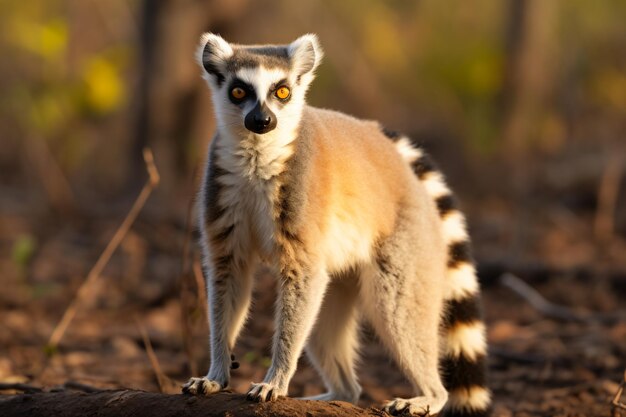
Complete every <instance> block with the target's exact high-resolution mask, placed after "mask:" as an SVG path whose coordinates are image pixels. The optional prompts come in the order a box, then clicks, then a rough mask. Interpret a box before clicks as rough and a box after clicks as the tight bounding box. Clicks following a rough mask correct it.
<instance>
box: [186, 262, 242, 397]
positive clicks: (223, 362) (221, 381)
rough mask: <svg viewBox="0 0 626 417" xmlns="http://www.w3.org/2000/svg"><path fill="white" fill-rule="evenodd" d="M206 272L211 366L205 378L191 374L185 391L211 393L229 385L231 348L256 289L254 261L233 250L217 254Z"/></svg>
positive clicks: (200, 393)
mask: <svg viewBox="0 0 626 417" xmlns="http://www.w3.org/2000/svg"><path fill="white" fill-rule="evenodd" d="M210 264H211V268H210V269H209V271H208V273H205V276H206V280H207V292H208V301H209V324H210V329H211V366H210V368H209V372H208V374H207V375H206V376H205V377H202V378H191V379H190V380H189V381H188V382H187V383H186V384H185V385H184V386H183V392H185V393H191V394H199V395H209V394H213V393H215V392H218V391H220V390H222V389H224V388H226V387H227V386H228V383H229V381H230V368H231V351H232V349H233V347H234V345H235V340H236V339H237V336H238V334H239V331H240V330H241V327H242V326H243V323H244V321H245V318H246V315H247V312H248V308H249V306H250V297H251V293H252V271H253V265H252V261H251V260H250V259H245V260H244V259H241V258H238V257H236V255H233V254H221V255H220V256H216V255H213V256H212V257H211V262H210Z"/></svg>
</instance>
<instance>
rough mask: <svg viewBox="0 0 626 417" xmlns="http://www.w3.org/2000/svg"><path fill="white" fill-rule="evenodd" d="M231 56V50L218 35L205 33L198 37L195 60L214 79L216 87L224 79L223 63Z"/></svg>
mask: <svg viewBox="0 0 626 417" xmlns="http://www.w3.org/2000/svg"><path fill="white" fill-rule="evenodd" d="M232 55H233V48H232V47H231V46H230V45H229V44H228V42H226V41H225V40H224V39H223V38H222V37H221V36H220V35H215V34H213V33H209V32H207V33H204V34H202V36H200V46H198V49H197V51H196V59H197V60H198V63H199V64H200V65H201V66H202V68H204V70H205V71H206V72H207V73H208V74H210V75H212V76H213V77H215V79H216V80H217V84H218V85H221V84H222V83H223V82H224V79H225V78H224V70H225V68H224V62H225V61H226V60H227V59H228V58H230V57H231V56H232ZM205 78H207V77H206V76H205Z"/></svg>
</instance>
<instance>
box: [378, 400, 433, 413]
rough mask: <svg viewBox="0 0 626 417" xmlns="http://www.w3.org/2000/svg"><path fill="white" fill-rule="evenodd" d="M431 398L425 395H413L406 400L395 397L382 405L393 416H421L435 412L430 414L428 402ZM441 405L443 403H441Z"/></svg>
mask: <svg viewBox="0 0 626 417" xmlns="http://www.w3.org/2000/svg"><path fill="white" fill-rule="evenodd" d="M432 400H433V399H432V398H427V397H415V398H410V399H408V400H405V399H402V398H396V399H395V400H393V401H389V402H388V403H387V404H385V406H384V407H383V410H385V411H386V412H387V413H389V414H391V415H393V416H400V415H418V416H421V417H426V416H433V415H435V414H437V413H433V414H431V406H430V402H431V401H432ZM442 407H443V404H442Z"/></svg>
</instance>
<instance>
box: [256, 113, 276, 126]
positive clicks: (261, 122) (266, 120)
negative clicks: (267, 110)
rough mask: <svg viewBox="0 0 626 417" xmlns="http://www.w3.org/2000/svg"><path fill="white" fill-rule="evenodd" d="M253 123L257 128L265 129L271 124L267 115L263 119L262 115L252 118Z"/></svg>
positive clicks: (270, 118) (270, 119)
mask: <svg viewBox="0 0 626 417" xmlns="http://www.w3.org/2000/svg"><path fill="white" fill-rule="evenodd" d="M254 122H255V123H256V124H258V125H259V126H263V127H267V126H269V125H270V123H272V117H271V116H269V115H268V116H265V117H263V115H257V116H255V117H254Z"/></svg>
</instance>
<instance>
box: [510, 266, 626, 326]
mask: <svg viewBox="0 0 626 417" xmlns="http://www.w3.org/2000/svg"><path fill="white" fill-rule="evenodd" d="M500 282H501V283H502V285H504V286H505V287H507V288H509V289H511V290H513V292H515V293H516V294H517V295H519V296H520V297H522V298H523V299H524V300H526V301H528V303H529V304H530V305H531V306H533V307H534V308H535V310H537V311H538V312H540V313H541V314H543V315H544V316H546V317H550V318H553V319H558V320H566V321H577V322H582V323H588V322H590V321H598V322H608V323H612V322H615V321H619V320H623V319H624V318H626V314H625V313H624V312H623V311H618V312H615V313H613V314H608V313H606V314H604V313H587V314H585V313H578V312H576V311H574V310H572V309H571V308H568V307H564V306H561V305H558V304H554V303H552V302H550V301H548V300H546V299H545V298H544V297H543V296H542V295H541V294H539V292H537V290H535V289H534V288H532V287H531V286H530V285H528V284H526V283H525V282H524V281H522V280H521V279H520V278H518V277H516V276H515V275H513V274H512V273H510V272H506V273H504V274H503V275H502V276H501V277H500Z"/></svg>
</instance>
